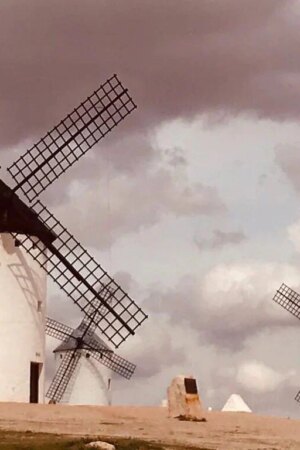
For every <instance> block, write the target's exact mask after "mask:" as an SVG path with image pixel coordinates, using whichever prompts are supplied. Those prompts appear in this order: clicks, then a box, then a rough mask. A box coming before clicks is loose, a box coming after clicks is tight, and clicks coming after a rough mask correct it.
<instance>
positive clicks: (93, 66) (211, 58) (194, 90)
mask: <svg viewBox="0 0 300 450" xmlns="http://www.w3.org/2000/svg"><path fill="white" fill-rule="evenodd" d="M292 7H293V2H291V1H285V0H264V1H263V2H262V1H261V0H244V1H243V2H237V1H234V0H222V2H213V1H208V0H203V1H201V2H200V1H198V0H194V1H189V0H187V1H185V2H182V1H179V0H164V1H159V2H155V1H149V0H143V1H142V2H141V1H138V0H128V1H123V2H111V1H107V0H106V1H105V0H102V1H99V0H97V1H96V0H85V1H84V2H82V1H79V0H72V1H71V0H64V1H61V0H52V1H51V2H41V1H39V0H26V1H24V0H10V1H9V2H1V5H0V41H1V49H0V60H1V72H0V98H1V103H0V121H1V134H0V145H1V147H3V148H4V147H6V146H9V145H14V144H16V143H18V142H20V141H22V140H24V139H29V140H34V139H36V137H38V136H39V135H40V133H42V132H43V131H46V130H47V129H49V127H51V126H52V125H54V124H55V123H56V122H57V121H58V120H60V119H61V118H62V117H63V116H64V115H65V114H66V113H68V112H69V110H70V109H72V108H73V107H74V106H76V104H77V103H78V102H80V101H81V100H82V99H83V98H84V97H85V96H86V95H88V94H89V93H90V91H91V90H93V89H94V88H95V87H96V86H97V85H98V84H99V82H101V81H102V80H104V79H105V78H106V77H107V76H108V75H110V74H111V73H113V72H117V73H118V74H119V75H120V77H121V79H122V80H124V82H125V83H126V85H127V86H128V87H129V89H130V92H131V93H132V95H133V96H134V98H135V100H136V102H137V103H138V105H139V110H138V112H136V113H135V115H134V116H132V118H130V119H128V120H127V123H126V124H124V125H122V128H121V127H120V129H121V131H118V133H119V134H118V138H119V137H120V136H121V133H125V132H126V131H130V130H132V129H133V128H135V129H142V128H143V129H145V130H146V129H148V130H149V129H151V128H152V127H154V126H157V125H158V124H160V123H161V122H162V121H165V120H168V119H173V118H176V117H182V118H186V119H188V118H191V117H193V116H194V115H196V114H202V113H213V112H218V111H225V112H228V113H233V114H235V113H238V112H241V111H252V112H254V113H256V114H258V115H261V116H266V117H274V118H284V117H295V116H298V114H299V108H300V106H299V105H300V102H299V96H300V94H299V92H300V90H299V78H298V75H297V71H298V70H299V64H300V63H299V58H296V57H295V55H297V54H298V48H299V40H300V39H299V37H300V33H299V27H298V26H297V23H296V21H295V20H293V18H292V11H289V9H290V10H291V9H292Z"/></svg>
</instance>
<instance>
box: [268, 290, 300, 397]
mask: <svg viewBox="0 0 300 450" xmlns="http://www.w3.org/2000/svg"><path fill="white" fill-rule="evenodd" d="M273 300H274V301H275V302H276V303H278V304H279V305H280V306H282V307H283V308H284V309H285V310H286V311H288V312H290V313H291V314H293V316H295V317H297V318H298V319H300V295H299V294H298V292H296V291H294V290H293V289H291V288H290V287H288V286H287V285H286V284H285V283H282V285H281V286H280V288H279V289H278V290H277V291H276V293H275V295H274V297H273ZM295 400H296V401H297V402H299V403H300V391H299V392H298V393H297V395H296V397H295Z"/></svg>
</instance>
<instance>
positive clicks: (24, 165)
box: [7, 75, 136, 202]
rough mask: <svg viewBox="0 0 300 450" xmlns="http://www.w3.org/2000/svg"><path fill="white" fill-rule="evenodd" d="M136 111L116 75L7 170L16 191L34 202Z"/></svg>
mask: <svg viewBox="0 0 300 450" xmlns="http://www.w3.org/2000/svg"><path fill="white" fill-rule="evenodd" d="M135 108H136V105H135V104H134V102H133V100H132V99H131V97H130V96H129V95H128V92H127V89H125V88H124V87H123V85H122V83H121V82H120V81H119V79H118V77H117V76H116V75H113V76H112V77H111V78H109V79H108V80H107V81H106V82H105V83H104V84H103V85H101V86H100V88H99V89H98V90H97V91H95V92H94V93H93V94H92V95H91V96H90V97H88V98H87V99H86V100H85V101H84V102H83V103H81V104H80V105H79V106H78V107H77V108H75V109H74V111H73V112H72V113H71V114H69V115H68V116H67V117H66V118H65V119H63V120H62V121H61V122H60V123H59V124H58V125H57V126H55V127H54V128H53V129H52V130H51V131H50V132H48V133H47V134H46V135H45V136H44V137H43V138H41V139H40V140H39V141H38V142H37V143H36V144H35V145H34V146H33V147H31V148H30V149H29V150H28V151H27V152H26V153H25V154H24V155H23V156H21V157H20V158H19V159H18V160H17V161H16V162H15V163H14V164H12V165H11V166H10V167H9V168H8V169H7V170H8V171H9V173H10V174H11V176H12V177H13V178H14V180H15V182H16V186H15V187H14V189H13V190H14V192H16V191H17V190H19V189H21V190H22V192H23V193H24V195H25V196H26V197H27V199H28V200H29V201H30V202H31V201H33V200H34V199H35V198H36V197H38V196H39V195H40V194H41V192H43V191H44V190H45V189H46V188H47V187H48V186H49V185H50V184H51V183H53V181H55V180H56V179H57V178H58V177H59V176H60V175H61V174H62V173H64V172H65V171H66V170H67V169H68V168H69V167H70V166H72V165H73V164H74V163H75V162H76V161H77V160H78V159H79V158H80V157H81V156H83V155H84V154H85V153H86V152H87V151H88V150H89V149H90V148H91V147H93V146H94V145H95V144H96V143H97V142H99V141H100V139H102V138H103V137H104V136H105V135H106V134H107V133H109V132H110V131H111V130H112V129H113V128H115V127H116V126H117V125H118V124H119V123H120V122H121V121H122V120H123V119H124V118H125V117H126V116H127V115H128V114H130V113H131V112H132V111H133V110H134V109H135Z"/></svg>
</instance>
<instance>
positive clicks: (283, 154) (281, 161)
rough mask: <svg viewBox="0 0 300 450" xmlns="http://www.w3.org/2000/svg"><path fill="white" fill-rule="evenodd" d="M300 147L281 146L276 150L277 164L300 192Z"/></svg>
mask: <svg viewBox="0 0 300 450" xmlns="http://www.w3.org/2000/svg"><path fill="white" fill-rule="evenodd" d="M299 147H300V145H293V146H291V145H290V146H279V147H277V148H276V149H275V162H276V163H277V165H278V166H279V167H280V168H281V170H282V171H283V173H284V174H285V176H286V178H287V180H288V181H289V182H290V183H291V185H292V187H293V188H294V189H295V191H297V192H299V191H300V179H299V171H298V167H299V164H300V152H299Z"/></svg>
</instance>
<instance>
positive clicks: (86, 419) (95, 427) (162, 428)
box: [0, 403, 300, 450]
mask: <svg viewBox="0 0 300 450" xmlns="http://www.w3.org/2000/svg"><path fill="white" fill-rule="evenodd" d="M206 418H207V422H200V423H196V422H182V421H178V420H176V419H169V418H168V416H167V409H166V408H161V407H133V406H130V407H127V406H122V407H117V406H112V407H98V406H69V405H33V404H31V405H30V404H16V403H0V428H1V429H2V437H1V434H0V449H4V448H7V449H12V448H16V449H18V448H28V449H32V448H34V449H35V448H42V447H34V446H27V447H21V446H20V445H19V446H18V445H16V446H15V447H13V446H9V445H10V444H7V447H3V442H4V438H5V436H6V437H7V439H8V440H7V442H9V439H10V438H11V437H12V436H14V439H15V440H16V439H18V436H19V437H20V438H21V437H22V439H25V438H26V436H27V439H28V438H29V437H30V438H32V437H34V434H32V433H30V432H34V433H53V434H58V435H64V436H69V439H70V438H72V439H75V438H77V437H78V438H79V437H80V438H81V437H89V438H92V437H95V436H97V437H98V438H99V437H101V438H103V439H105V438H106V439H112V440H113V441H114V440H116V439H117V438H132V439H133V438H134V439H140V440H143V441H147V442H151V443H152V445H151V446H150V447H148V446H145V445H142V444H139V445H140V446H135V447H127V446H125V447H122V446H121V447H119V448H120V449H121V448H128V449H129V448H136V449H146V448H149V449H151V448H157V449H160V448H168V449H179V448H180V449H190V448H196V449H199V450H200V449H202V450H208V449H210V450H212V449H215V450H236V449H239V450H254V449H255V450H262V449H264V450H300V420H291V419H283V418H275V417H263V416H257V415H255V414H248V413H229V412H228V413H222V412H207V413H206ZM3 430H14V431H16V430H17V431H23V432H26V433H23V434H22V435H16V434H15V433H6V435H5V434H3V433H4V431H3ZM5 439H6V438H5ZM39 439H41V441H42V439H43V437H42V436H40V437H39ZM55 439H59V438H58V437H57V438H54V437H53V442H54V440H55ZM153 443H155V444H156V445H157V446H156V447H155V446H154V447H153ZM70 445H71V444H70ZM126 445H127V444H126ZM47 448H50V447H47ZM51 448H53V449H54V448H57V449H58V448H81V447H72V446H68V447H51Z"/></svg>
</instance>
